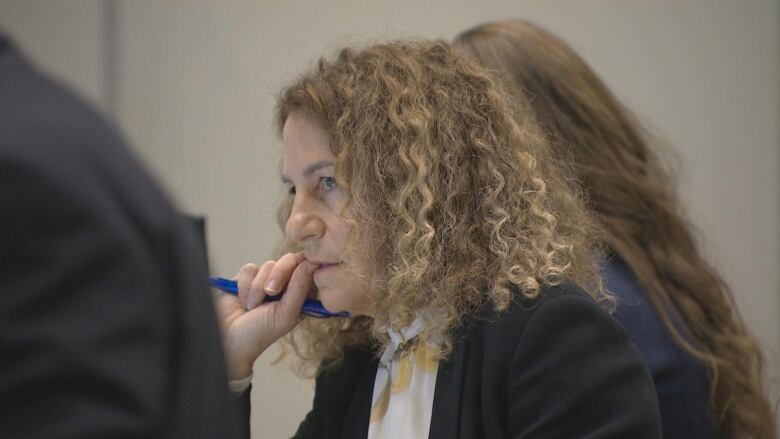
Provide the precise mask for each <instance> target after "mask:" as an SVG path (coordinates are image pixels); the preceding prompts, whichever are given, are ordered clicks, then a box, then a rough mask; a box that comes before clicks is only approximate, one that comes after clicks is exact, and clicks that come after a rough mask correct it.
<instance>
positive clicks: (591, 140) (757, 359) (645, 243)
mask: <svg viewBox="0 0 780 439" xmlns="http://www.w3.org/2000/svg"><path fill="white" fill-rule="evenodd" d="M453 46H454V48H455V49H456V50H458V51H459V52H461V53H464V54H467V55H469V56H471V57H473V58H474V59H475V60H477V61H478V62H479V63H480V65H482V66H484V67H487V68H488V69H490V70H491V71H492V72H494V73H495V74H496V76H497V77H498V78H501V80H503V82H504V85H505V86H506V87H507V89H508V90H509V91H510V92H511V93H512V95H513V96H514V98H515V99H516V100H517V101H518V102H519V103H520V104H521V105H524V106H526V107H527V108H530V109H531V110H533V112H534V113H535V114H536V116H537V120H538V121H539V123H540V124H541V125H542V126H543V127H544V130H545V131H546V132H547V133H548V134H549V136H550V138H551V146H552V150H553V155H554V157H555V158H556V160H558V161H560V162H562V163H567V164H569V165H570V166H571V167H572V168H573V169H574V174H575V175H574V178H576V180H577V182H578V184H580V185H581V187H582V190H583V191H584V192H585V194H586V197H587V200H588V207H589V208H590V209H592V211H593V212H594V213H595V214H596V215H597V216H598V218H599V220H600V222H601V223H602V224H604V228H605V232H606V233H605V234H604V236H605V241H606V244H607V246H608V255H607V256H606V257H605V258H604V260H603V262H602V267H601V274H602V276H603V277H604V280H605V284H606V286H607V288H608V289H609V291H611V292H613V293H614V294H615V296H616V298H617V299H618V304H617V310H616V311H615V313H614V314H613V315H614V316H615V318H616V319H617V320H618V321H619V322H620V323H621V324H622V325H623V326H624V327H625V329H626V330H627V331H628V333H629V335H630V336H631V338H632V340H633V341H634V343H635V344H636V345H637V347H638V348H639V350H640V352H641V353H642V356H643V358H644V360H645V363H646V364H647V365H648V367H649V368H650V371H651V373H652V375H653V380H654V382H655V386H656V389H657V391H658V398H659V401H660V405H661V418H662V423H663V430H664V437H666V438H685V439H689V438H712V437H753V438H773V437H775V431H776V430H775V415H774V413H773V412H774V410H773V409H772V404H771V403H770V402H769V400H768V398H767V394H766V392H765V390H764V389H765V387H764V385H763V380H762V372H761V370H762V364H763V356H762V353H761V350H760V348H759V343H758V341H757V340H756V339H755V337H754V336H753V335H752V334H750V332H749V331H748V329H747V328H746V326H745V324H744V322H743V321H742V320H741V319H740V317H739V312H738V310H737V309H736V306H735V304H734V301H733V298H732V296H731V291H730V289H729V287H728V285H726V284H725V283H724V281H723V280H722V278H721V277H720V275H719V274H718V273H717V271H716V270H715V269H714V268H713V267H712V266H711V265H710V263H709V262H708V261H707V260H706V258H705V257H704V255H702V253H701V251H700V250H699V248H698V245H697V243H696V239H695V238H694V233H693V231H692V227H691V226H690V225H689V224H688V222H687V220H686V219H685V215H684V213H682V212H683V209H682V208H681V207H680V206H679V203H678V201H677V197H676V195H675V188H674V185H673V183H672V181H673V179H672V178H670V177H669V176H668V175H667V172H666V170H665V169H664V166H662V163H663V160H660V159H659V157H658V150H657V148H656V147H655V146H656V145H653V138H654V136H653V135H651V134H649V133H646V132H644V130H643V129H642V125H641V123H640V122H639V121H637V120H636V118H635V117H634V116H633V115H632V114H631V112H630V111H629V110H628V109H627V108H626V107H625V106H624V105H622V104H621V103H620V102H619V101H618V99H616V98H615V96H614V95H613V94H612V92H611V91H610V90H609V88H608V87H607V86H606V85H605V84H604V83H603V82H602V80H601V79H600V78H599V77H598V75H597V74H596V73H595V72H594V71H593V70H592V69H591V68H590V67H589V66H588V64H587V63H586V62H585V61H584V60H583V59H582V58H581V57H580V56H579V55H578V54H577V53H576V52H575V51H574V50H573V49H572V48H571V47H570V46H569V45H568V44H566V43H565V42H564V41H562V40H561V39H560V38H559V37H558V36H556V35H554V34H553V33H551V32H549V31H547V30H545V29H542V28H541V27H539V26H537V25H535V24H533V23H529V22H527V21H523V20H507V21H499V22H490V23H485V24H481V25H478V26H476V27H474V28H472V29H469V30H467V31H465V32H463V33H461V34H460V35H458V36H457V37H456V38H455V41H454V42H453Z"/></svg>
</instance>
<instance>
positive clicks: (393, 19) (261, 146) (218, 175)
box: [0, 0, 780, 437]
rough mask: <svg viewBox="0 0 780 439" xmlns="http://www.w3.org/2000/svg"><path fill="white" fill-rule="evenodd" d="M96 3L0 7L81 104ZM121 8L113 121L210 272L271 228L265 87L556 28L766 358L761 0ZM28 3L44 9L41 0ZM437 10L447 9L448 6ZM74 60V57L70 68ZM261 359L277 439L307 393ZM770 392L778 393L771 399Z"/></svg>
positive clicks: (771, 310)
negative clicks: (496, 26)
mask: <svg viewBox="0 0 780 439" xmlns="http://www.w3.org/2000/svg"><path fill="white" fill-rule="evenodd" d="M105 3H106V2H97V1H81V2H70V3H68V5H69V7H66V6H64V5H63V3H61V2H56V1H45V2H37V3H36V6H30V5H28V2H21V1H14V2H3V3H0V27H4V28H7V29H10V31H11V32H12V33H13V34H14V35H16V36H17V39H18V40H19V41H20V42H21V44H22V46H24V47H26V48H28V49H29V50H30V51H31V52H32V53H33V55H35V57H36V58H37V59H40V60H41V62H42V63H43V64H44V65H45V66H47V67H50V68H52V69H54V70H55V71H57V72H59V73H60V74H61V75H62V76H63V77H65V78H67V79H69V80H70V81H71V82H72V83H73V84H74V85H76V86H77V87H79V88H81V89H82V90H83V91H84V92H85V93H86V94H87V95H88V96H91V97H92V98H93V99H94V100H95V101H96V102H98V103H100V102H101V97H103V95H105V94H106V93H108V92H106V91H105V90H104V89H102V88H101V87H102V86H101V84H104V78H101V72H105V68H104V67H103V69H102V70H101V68H102V67H101V66H103V65H104V64H105V62H104V61H105V60H104V59H103V58H102V57H103V52H101V49H100V48H99V47H100V41H101V39H100V38H98V37H97V35H98V32H96V31H95V30H96V29H100V25H96V24H95V22H96V21H97V22H100V20H102V18H101V17H102V15H101V13H100V12H99V11H100V10H102V9H101V8H104V7H105ZM309 3H311V4H308V5H304V3H303V2H291V1H230V2H213V1H205V0H204V1H187V2H184V1H166V2H157V1H126V0H125V1H122V0H119V1H118V3H117V10H116V19H117V27H116V28H115V30H116V33H117V35H116V36H117V42H118V43H117V45H116V47H115V48H114V50H113V51H112V52H111V53H112V54H113V56H115V57H116V59H117V62H118V65H116V67H117V70H116V71H117V72H118V73H117V74H116V75H115V77H112V78H110V79H111V81H113V82H114V83H115V84H116V90H114V92H115V93H116V96H117V100H116V101H115V102H116V116H117V117H118V121H119V123H120V125H121V126H122V128H123V129H124V130H125V132H126V134H127V135H128V137H129V138H130V139H131V141H132V143H133V145H134V147H135V148H136V151H137V152H138V153H139V154H140V155H141V156H142V157H143V159H144V160H145V161H146V162H147V163H148V164H149V165H150V166H151V167H152V169H153V170H154V171H155V173H156V174H157V175H158V177H159V179H160V180H161V181H162V182H164V184H165V185H166V186H167V187H168V188H169V190H170V192H171V193H172V194H174V195H175V197H176V198H177V200H178V201H179V203H180V205H181V206H182V207H183V208H184V209H186V210H189V211H191V212H196V213H203V214H206V215H207V216H208V219H209V233H210V236H209V240H210V243H209V244H210V249H211V259H212V262H213V270H214V271H215V272H216V273H220V274H232V273H233V272H234V271H236V269H237V268H238V267H239V265H240V264H241V263H243V262H245V261H262V260H264V259H265V258H267V257H268V255H269V250H270V248H271V246H272V245H273V243H274V242H275V241H276V239H277V238H278V236H279V234H278V228H277V227H276V225H275V223H274V219H273V218H274V215H273V209H274V206H275V204H276V202H277V200H278V195H277V194H279V193H280V192H279V185H278V183H277V180H278V162H279V158H280V157H279V151H278V145H279V143H278V140H277V139H276V137H275V135H274V133H273V132H272V130H271V123H270V121H271V115H272V110H273V104H274V97H275V94H276V93H277V92H278V90H279V89H280V87H281V86H282V85H283V84H284V83H286V82H287V81H289V80H290V78H291V76H294V75H296V74H298V73H299V72H301V69H303V68H305V67H306V66H309V65H311V63H312V62H313V61H314V60H315V59H316V57H317V56H319V55H320V54H322V53H330V52H332V51H333V50H335V49H337V48H339V47H341V46H342V45H343V44H350V43H357V44H360V43H363V42H365V41H366V40H367V39H373V38H385V37H402V36H422V37H443V38H451V37H452V36H453V35H454V34H455V33H457V32H458V31H460V30H463V29H465V28H466V27H468V26H471V25H473V24H476V23H478V22H481V21H486V20H492V19H499V18H507V17H524V18H529V19H531V20H534V21H536V22H538V23H540V24H542V25H544V26H546V27H548V28H549V29H550V30H552V31H554V32H557V33H559V34H560V35H562V36H563V37H564V38H565V39H566V40H567V41H569V42H570V43H571V44H572V45H573V46H574V47H575V48H577V49H578V50H579V51H580V52H581V54H582V55H583V56H584V57H585V58H586V59H587V60H588V61H590V62H591V64H592V65H593V66H594V67H595V69H596V70H597V71H598V72H599V73H600V74H601V75H602V77H603V78H604V79H605V81H606V82H607V84H608V85H609V86H611V87H612V88H613V90H614V91H615V92H616V94H617V95H618V96H619V97H621V98H622V99H623V100H624V101H625V102H626V103H627V104H629V106H631V107H632V108H634V109H635V110H636V112H637V113H638V114H639V115H640V116H641V117H642V118H643V119H644V120H645V121H646V122H647V123H648V124H649V125H650V126H651V127H654V128H655V130H656V132H658V133H659V134H662V135H664V136H665V138H666V139H668V140H669V141H670V142H671V143H672V144H673V145H675V147H676V148H677V150H678V151H679V158H680V164H681V166H680V185H681V193H682V197H683V200H684V201H685V203H686V204H687V205H688V208H689V209H688V210H689V214H690V218H691V219H692V220H693V222H695V223H696V224H697V225H698V226H699V228H700V231H701V235H702V237H703V245H704V247H705V248H706V250H707V252H708V253H709V254H710V255H711V258H712V260H713V261H714V262H715V263H716V264H717V265H718V266H719V267H720V268H721V269H722V272H723V274H724V276H725V277H726V279H727V280H728V281H729V282H730V284H731V285H732V286H733V289H734V293H735V295H736V298H737V302H738V304H739V306H740V308H741V311H742V314H743V315H744V316H745V319H746V321H747V323H748V325H749V326H750V328H751V329H752V330H753V331H754V332H755V333H756V334H757V335H758V336H759V337H760V339H761V341H762V342H763V344H764V347H765V348H766V350H767V353H768V354H769V355H770V357H771V367H770V368H769V373H770V374H771V375H772V377H773V380H775V382H776V381H777V379H778V366H777V365H778V361H777V358H778V357H777V355H778V351H780V321H779V319H778V314H779V313H780V297H779V295H778V291H779V287H780V275H779V274H778V272H779V271H780V236H779V235H778V230H779V229H780V227H779V226H780V221H779V217H780V195H779V192H778V189H780V176H779V173H778V168H779V167H780V151H779V150H780V146H779V145H780V132H779V131H778V121H779V120H780V108H779V106H780V90H779V89H778V84H779V83H780V76H779V75H778V69H779V63H780V59H779V58H780V55H779V52H780V47H779V44H780V43H779V42H780V31H779V30H778V19H779V17H780V11H779V10H778V4H777V2H776V1H772V0H754V1H746V2H734V1H710V0H700V1H685V2H647V1H639V0H630V1H592V0H591V1H580V2H548V1H543V0H538V1H514V2H507V1H500V0H482V1H479V2H475V1H470V2H467V1H464V0H457V1H443V0H440V1H431V0H395V1H388V2H376V1H365V0H362V1H358V0H355V1H327V2H309ZM43 4H45V5H46V7H44V6H42V5H43ZM445 5H446V6H445ZM77 60H79V61H77ZM269 361H270V356H267V357H265V358H262V359H261V360H260V362H259V364H258V365H257V366H256V379H255V392H254V396H253V403H254V405H253V407H254V410H255V412H256V415H255V416H254V417H253V426H254V429H255V437H282V436H285V435H289V434H291V433H292V432H293V431H294V429H295V427H296V425H297V423H298V422H299V421H300V419H301V418H302V417H303V415H304V413H305V412H306V410H307V409H308V407H309V406H310V399H311V395H312V393H311V386H310V384H309V383H305V382H301V381H297V380H296V379H295V378H293V377H292V376H291V375H290V374H289V373H287V372H286V371H285V370H284V368H283V366H277V367H270V366H269V365H268V363H269ZM775 394H776V393H775Z"/></svg>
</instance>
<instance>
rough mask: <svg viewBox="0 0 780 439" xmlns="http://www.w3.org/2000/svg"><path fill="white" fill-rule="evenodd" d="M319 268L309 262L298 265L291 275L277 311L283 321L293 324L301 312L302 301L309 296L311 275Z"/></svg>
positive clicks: (311, 282)
mask: <svg viewBox="0 0 780 439" xmlns="http://www.w3.org/2000/svg"><path fill="white" fill-rule="evenodd" d="M317 268H319V265H315V264H312V263H311V262H309V261H303V262H302V263H300V264H299V265H298V266H297V267H296V268H295V270H294V271H293V273H292V277H291V278H290V282H289V283H288V284H287V291H285V293H284V294H283V295H282V299H281V300H280V301H279V306H278V307H277V310H278V312H279V316H280V317H281V319H282V320H283V321H286V322H295V321H297V320H298V315H299V314H300V312H301V307H302V306H303V301H304V300H306V296H308V295H309V291H310V290H311V288H312V285H313V284H314V280H313V279H312V275H313V274H314V272H315V271H316V270H317Z"/></svg>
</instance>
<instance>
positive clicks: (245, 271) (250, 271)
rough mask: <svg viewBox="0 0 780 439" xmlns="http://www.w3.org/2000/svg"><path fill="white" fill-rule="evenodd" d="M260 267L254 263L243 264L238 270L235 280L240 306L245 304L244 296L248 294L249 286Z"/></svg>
mask: <svg viewBox="0 0 780 439" xmlns="http://www.w3.org/2000/svg"><path fill="white" fill-rule="evenodd" d="M259 269H260V268H259V267H258V266H257V265H256V264H252V263H249V264H244V265H242V266H241V268H240V269H239V270H238V274H236V277H235V280H236V284H237V285H238V301H239V302H241V305H242V306H246V297H247V295H248V294H249V287H250V285H251V284H252V281H253V280H254V279H255V276H256V275H257V272H258V270H259Z"/></svg>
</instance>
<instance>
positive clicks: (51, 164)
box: [0, 35, 248, 439]
mask: <svg viewBox="0 0 780 439" xmlns="http://www.w3.org/2000/svg"><path fill="white" fill-rule="evenodd" d="M206 276H207V269H206V266H205V257H204V254H203V251H202V248H201V247H200V246H199V244H198V242H197V241H196V240H195V235H194V230H193V229H192V227H191V226H190V224H188V223H187V222H185V221H184V219H183V218H182V217H181V216H179V215H178V214H176V213H175V212H174V210H173V209H172V207H171V205H170V203H169V202H168V201H167V200H166V198H165V197H164V196H163V195H162V193H161V192H160V190H158V188H157V186H156V185H155V183H154V182H152V180H151V179H150V178H149V176H148V175H147V174H146V173H145V172H144V171H143V170H142V169H141V167H140V166H139V164H138V163H137V161H136V159H135V158H134V157H133V156H132V155H131V154H130V153H129V152H128V150H127V149H126V148H125V146H124V144H123V142H122V141H121V140H120V139H119V137H118V136H117V134H116V133H115V131H114V130H113V129H112V128H111V127H109V126H107V124H106V123H105V122H104V121H103V120H102V119H101V118H100V117H99V116H98V115H97V114H96V113H95V112H94V111H93V110H92V109H90V108H89V107H88V106H87V105H85V104H84V103H82V102H81V100H80V99H78V98H77V97H75V96H74V95H73V94H71V93H70V92H69V91H67V90H66V89H65V88H64V87H62V86H61V85H59V84H57V83H55V82H53V81H51V80H50V79H48V78H46V77H44V76H42V75H41V74H40V73H39V72H37V71H36V70H35V69H34V68H33V67H31V66H30V64H29V63H28V62H27V61H26V60H25V59H23V58H22V57H21V56H20V54H19V53H18V52H17V51H16V50H15V49H14V48H13V47H12V46H11V44H10V43H9V41H8V39H7V38H5V37H4V36H2V35H0V280H2V286H1V287H0V291H1V292H0V359H1V360H0V437H3V438H26V439H30V438H44V437H45V438H50V437H57V438H91V437H111V438H136V437H137V438H151V437H154V438H159V437H177V438H188V439H189V438H225V437H227V438H231V437H245V436H246V435H247V431H246V430H248V425H246V424H245V423H244V422H241V421H239V419H238V417H241V416H243V420H244V421H245V420H246V415H241V414H239V413H238V412H239V411H240V408H235V407H231V406H230V403H231V401H233V402H237V401H239V400H237V399H230V398H229V396H228V394H227V388H226V379H227V378H226V373H225V366H224V360H223V356H222V352H221V345H220V338H219V333H218V330H217V324H216V319H215V316H214V310H213V304H212V302H211V296H210V293H209V291H208V287H207V285H206V283H205V282H206ZM242 401H245V400H242Z"/></svg>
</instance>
